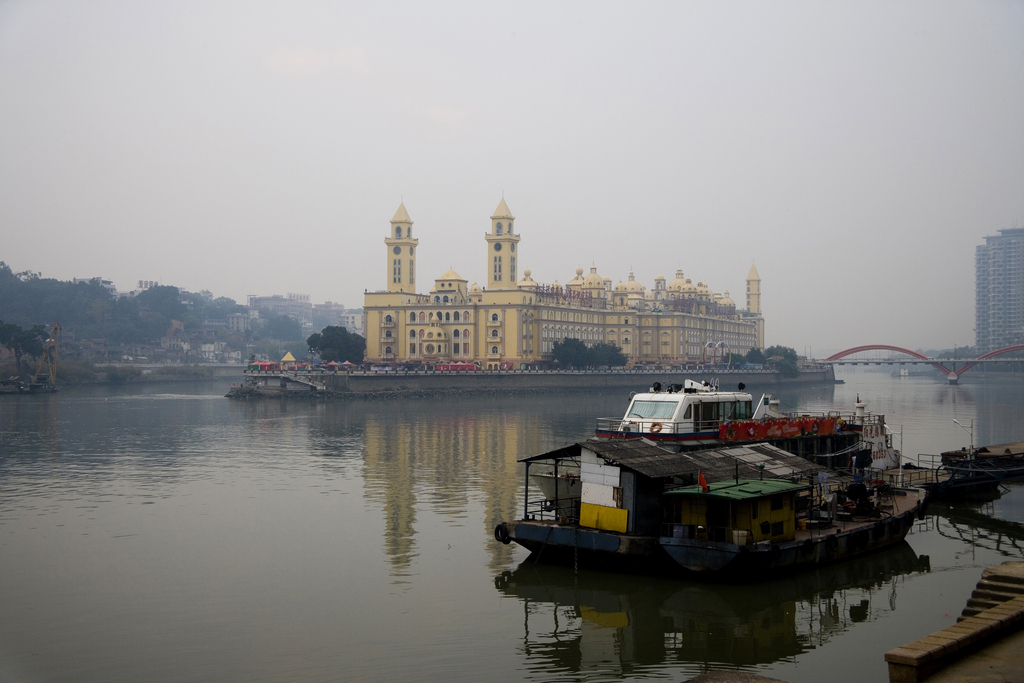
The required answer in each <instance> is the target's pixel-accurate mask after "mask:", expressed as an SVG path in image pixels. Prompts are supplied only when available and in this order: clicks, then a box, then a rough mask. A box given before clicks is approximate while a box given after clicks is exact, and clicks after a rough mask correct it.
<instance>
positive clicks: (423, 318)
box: [420, 311, 427, 322]
mask: <svg viewBox="0 0 1024 683" xmlns="http://www.w3.org/2000/svg"><path fill="white" fill-rule="evenodd" d="M426 319H427V317H426V315H424V313H423V311H420V322H423V321H424V320H426Z"/></svg>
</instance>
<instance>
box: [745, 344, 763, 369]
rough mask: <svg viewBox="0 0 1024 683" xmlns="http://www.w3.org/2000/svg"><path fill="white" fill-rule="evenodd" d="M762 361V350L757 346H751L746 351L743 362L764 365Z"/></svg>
mask: <svg viewBox="0 0 1024 683" xmlns="http://www.w3.org/2000/svg"><path fill="white" fill-rule="evenodd" d="M764 361H765V357H764V352H763V351H761V349H758V348H753V349H750V350H749V351H747V355H746V357H745V358H744V362H745V363H753V364H755V365H764Z"/></svg>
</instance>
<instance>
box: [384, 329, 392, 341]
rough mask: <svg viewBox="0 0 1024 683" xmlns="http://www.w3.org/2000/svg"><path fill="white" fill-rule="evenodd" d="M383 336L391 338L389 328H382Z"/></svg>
mask: <svg viewBox="0 0 1024 683" xmlns="http://www.w3.org/2000/svg"><path fill="white" fill-rule="evenodd" d="M384 338H385V339H391V330H384Z"/></svg>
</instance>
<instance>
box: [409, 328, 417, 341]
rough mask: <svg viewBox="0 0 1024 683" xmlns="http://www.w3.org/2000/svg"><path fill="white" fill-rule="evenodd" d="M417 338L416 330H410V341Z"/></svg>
mask: <svg viewBox="0 0 1024 683" xmlns="http://www.w3.org/2000/svg"><path fill="white" fill-rule="evenodd" d="M415 338H416V330H409V339H415Z"/></svg>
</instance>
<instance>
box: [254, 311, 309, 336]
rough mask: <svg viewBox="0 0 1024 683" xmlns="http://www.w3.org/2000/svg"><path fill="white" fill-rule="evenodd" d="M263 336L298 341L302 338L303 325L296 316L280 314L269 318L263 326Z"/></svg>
mask: <svg viewBox="0 0 1024 683" xmlns="http://www.w3.org/2000/svg"><path fill="white" fill-rule="evenodd" d="M263 336H264V337H270V338H271V339H277V340H278V341H298V340H301V339H302V325H300V324H299V321H298V320H296V319H295V318H292V317H290V316H287V315H278V316H274V317H272V318H268V319H267V324H266V325H265V326H264V327H263Z"/></svg>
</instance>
